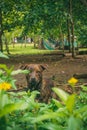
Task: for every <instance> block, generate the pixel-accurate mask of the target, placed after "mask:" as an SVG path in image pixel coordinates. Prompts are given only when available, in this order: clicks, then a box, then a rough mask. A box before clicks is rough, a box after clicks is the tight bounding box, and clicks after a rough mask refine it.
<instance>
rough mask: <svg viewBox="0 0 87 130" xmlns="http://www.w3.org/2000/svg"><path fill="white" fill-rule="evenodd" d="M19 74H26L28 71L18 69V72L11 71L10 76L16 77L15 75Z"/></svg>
mask: <svg viewBox="0 0 87 130" xmlns="http://www.w3.org/2000/svg"><path fill="white" fill-rule="evenodd" d="M20 73H23V74H27V73H29V71H28V70H21V69H18V70H15V71H12V73H11V75H16V74H20Z"/></svg>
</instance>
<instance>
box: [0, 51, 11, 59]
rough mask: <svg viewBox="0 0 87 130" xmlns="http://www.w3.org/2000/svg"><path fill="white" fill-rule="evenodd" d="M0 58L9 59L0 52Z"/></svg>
mask: <svg viewBox="0 0 87 130" xmlns="http://www.w3.org/2000/svg"><path fill="white" fill-rule="evenodd" d="M0 57H2V58H6V59H9V57H8V56H7V55H5V54H3V53H2V52H0Z"/></svg>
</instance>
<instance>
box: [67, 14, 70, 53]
mask: <svg viewBox="0 0 87 130" xmlns="http://www.w3.org/2000/svg"><path fill="white" fill-rule="evenodd" d="M68 17H69V16H68ZM67 30H68V43H69V52H71V33H70V19H69V18H68V19H67Z"/></svg>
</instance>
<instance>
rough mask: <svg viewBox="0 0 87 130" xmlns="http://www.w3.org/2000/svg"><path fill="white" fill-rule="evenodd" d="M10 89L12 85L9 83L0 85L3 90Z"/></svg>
mask: <svg viewBox="0 0 87 130" xmlns="http://www.w3.org/2000/svg"><path fill="white" fill-rule="evenodd" d="M10 88H11V84H9V83H7V82H3V83H0V89H1V90H8V89H10Z"/></svg>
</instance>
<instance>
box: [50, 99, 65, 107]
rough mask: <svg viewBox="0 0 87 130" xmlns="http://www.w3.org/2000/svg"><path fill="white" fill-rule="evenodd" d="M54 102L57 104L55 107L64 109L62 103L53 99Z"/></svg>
mask: <svg viewBox="0 0 87 130" xmlns="http://www.w3.org/2000/svg"><path fill="white" fill-rule="evenodd" d="M52 101H53V102H54V103H55V105H56V106H57V107H58V108H60V107H63V105H62V104H61V102H60V101H58V100H56V99H52Z"/></svg>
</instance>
